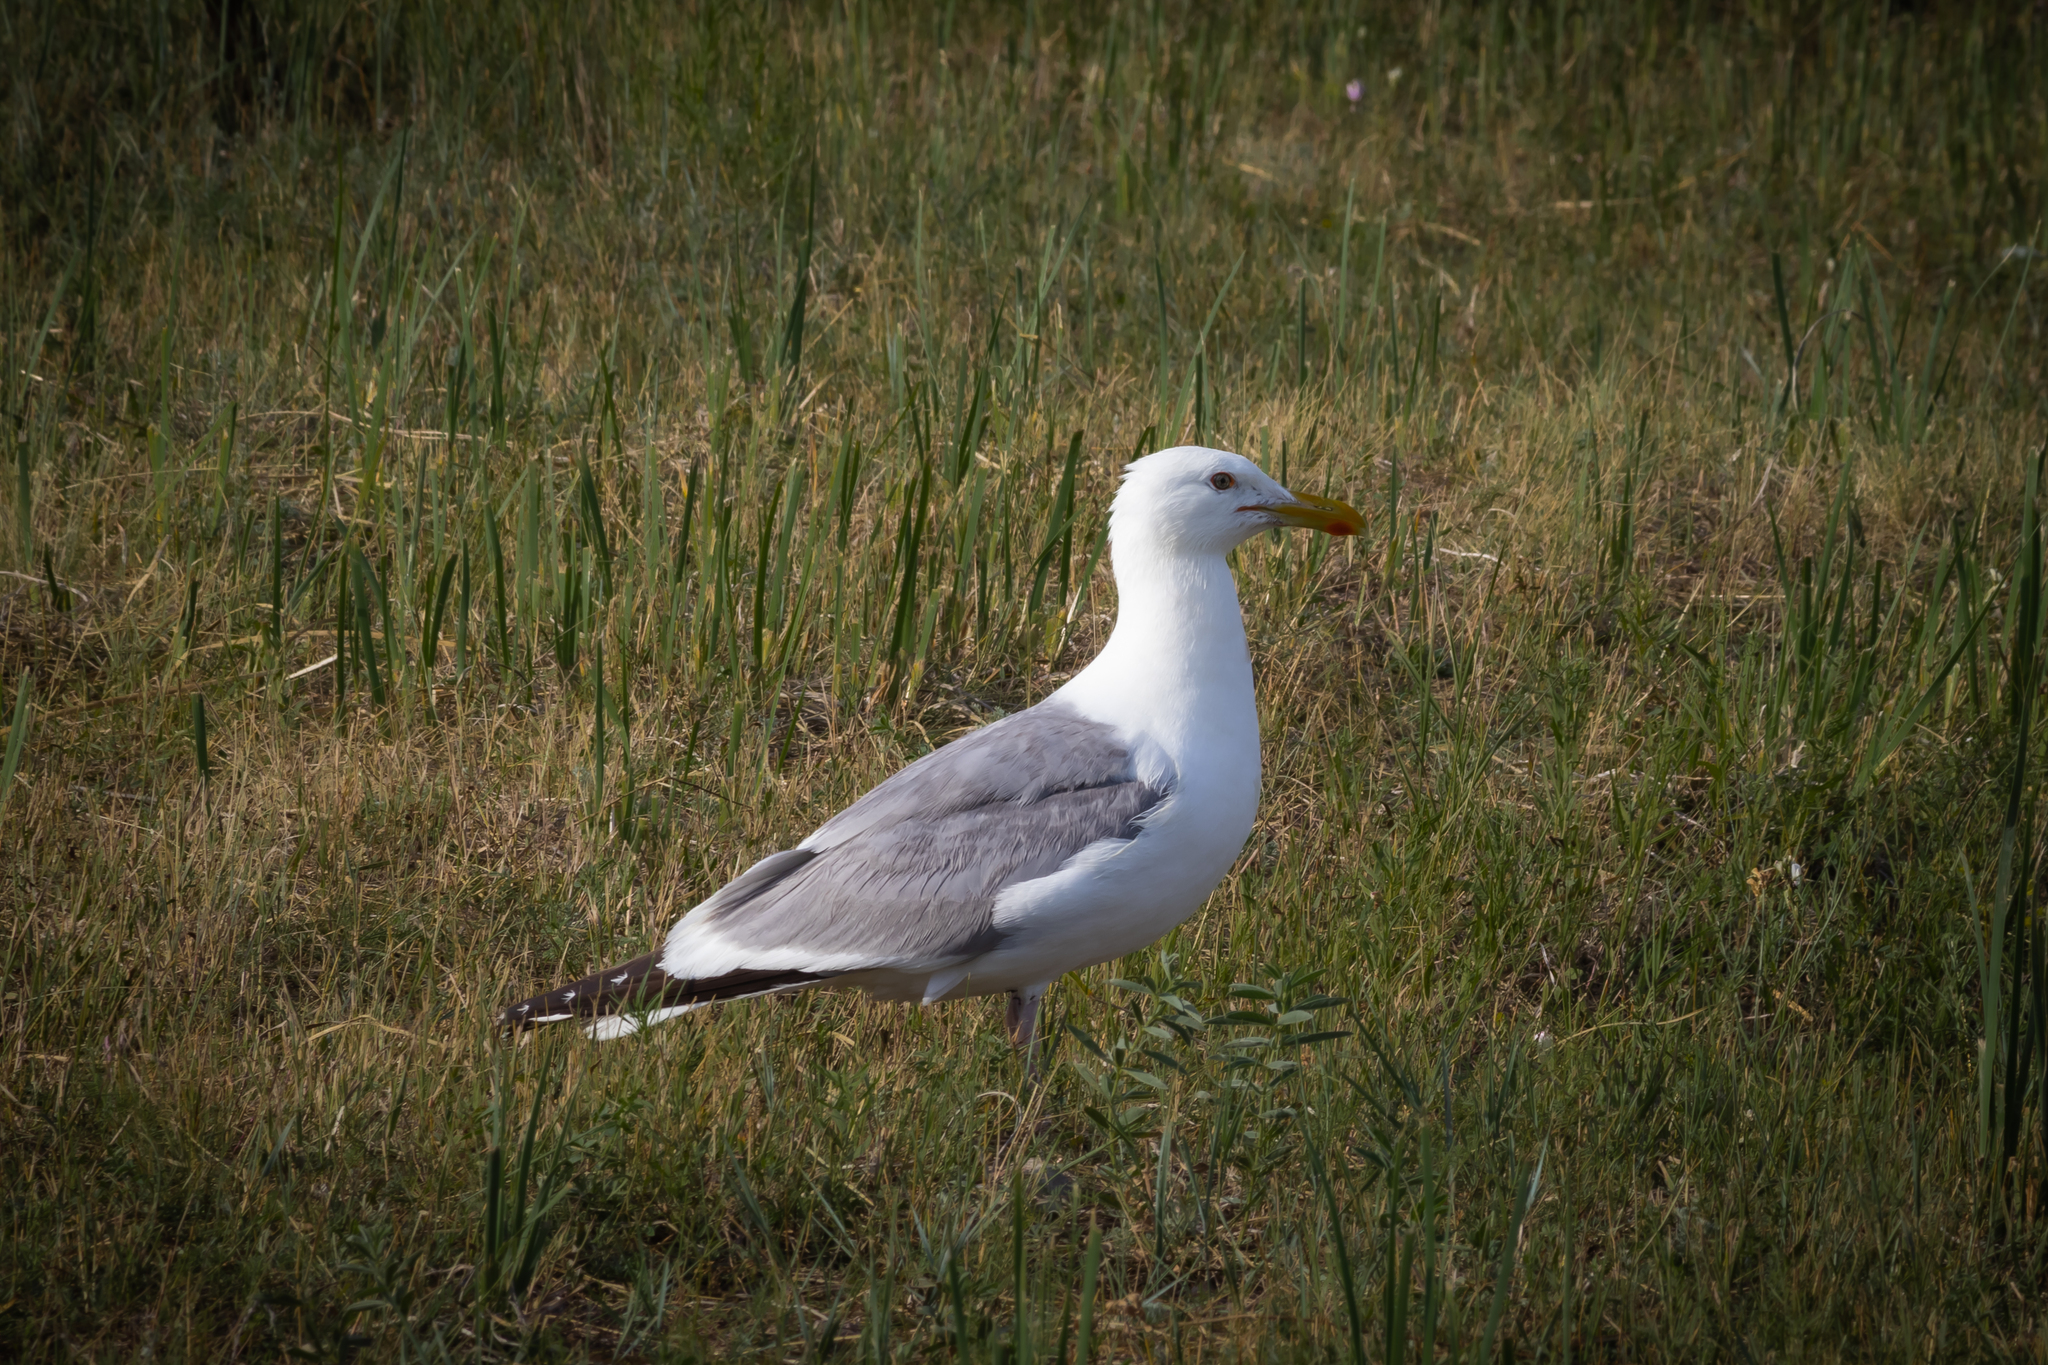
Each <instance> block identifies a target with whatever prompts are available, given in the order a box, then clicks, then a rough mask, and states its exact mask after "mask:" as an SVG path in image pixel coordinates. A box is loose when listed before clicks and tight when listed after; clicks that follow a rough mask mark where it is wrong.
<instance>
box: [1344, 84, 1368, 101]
mask: <svg viewBox="0 0 2048 1365" xmlns="http://www.w3.org/2000/svg"><path fill="white" fill-rule="evenodd" d="M1344 98H1345V99H1347V100H1350V101H1351V102H1352V103H1353V104H1356V103H1358V102H1359V101H1360V100H1362V99H1364V98H1365V82H1364V81H1347V82H1345V85H1344Z"/></svg>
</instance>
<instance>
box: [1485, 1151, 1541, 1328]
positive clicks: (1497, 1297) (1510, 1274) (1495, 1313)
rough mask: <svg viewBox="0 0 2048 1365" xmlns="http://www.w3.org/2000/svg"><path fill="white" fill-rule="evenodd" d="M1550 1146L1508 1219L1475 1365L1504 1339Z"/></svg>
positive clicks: (1537, 1158)
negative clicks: (1525, 1229)
mask: <svg viewBox="0 0 2048 1365" xmlns="http://www.w3.org/2000/svg"><path fill="white" fill-rule="evenodd" d="M1549 1150H1550V1144H1549V1141H1548V1140H1547V1139H1546V1140H1545V1142H1544V1145H1543V1149H1542V1150H1541V1151H1539V1152H1537V1154H1536V1169H1535V1170H1533V1171H1531V1172H1530V1173H1529V1178H1528V1180H1527V1181H1526V1182H1523V1183H1522V1187H1521V1189H1520V1190H1518V1191H1517V1192H1516V1198H1515V1202H1514V1208H1513V1212H1512V1213H1511V1215H1510V1216H1509V1218H1508V1230H1507V1233H1506V1234H1505V1236H1503V1238H1502V1239H1501V1244H1500V1261H1499V1263H1498V1264H1497V1265H1496V1266H1495V1267H1494V1272H1493V1307H1492V1308H1490V1309H1488V1310H1487V1314H1486V1334H1485V1335H1484V1336H1482V1337H1481V1338H1480V1342H1479V1354H1478V1355H1477V1356H1475V1357H1474V1360H1475V1361H1478V1362H1480V1363H1481V1365H1485V1363H1486V1362H1490V1361H1492V1359H1493V1343H1494V1341H1495V1340H1496V1339H1497V1338H1498V1337H1499V1335H1500V1324H1501V1318H1502V1317H1503V1316H1504V1315H1505V1314H1506V1312H1507V1307H1508V1287H1509V1285H1510V1284H1511V1283H1512V1282H1513V1281H1514V1277H1515V1257H1516V1253H1517V1252H1518V1251H1519V1249H1520V1247H1519V1243H1520V1242H1521V1238H1522V1221H1523V1220H1524V1219H1526V1218H1527V1217H1528V1216H1529V1210H1530V1209H1532V1208H1535V1207H1536V1195H1537V1192H1538V1191H1539V1190H1540V1189H1541V1188H1542V1186H1543V1161H1544V1158H1545V1157H1546V1156H1547V1155H1548V1154H1549Z"/></svg>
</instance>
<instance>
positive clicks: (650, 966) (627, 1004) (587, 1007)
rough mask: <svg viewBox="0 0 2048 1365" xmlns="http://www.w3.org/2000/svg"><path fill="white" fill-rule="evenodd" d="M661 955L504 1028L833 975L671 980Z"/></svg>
mask: <svg viewBox="0 0 2048 1365" xmlns="http://www.w3.org/2000/svg"><path fill="white" fill-rule="evenodd" d="M659 957H660V955H659V954H658V953H643V954H642V955H641V956H639V957H636V958H634V959H633V960H632V961H630V962H623V963H621V964H619V965H618V966H616V967H610V968H607V969H606V970H604V971H601V972H596V973H593V974H592V975H590V976H586V977H584V978H583V979H582V980H580V981H572V982H570V983H569V984H568V985H566V986H557V987H556V988H555V989H553V990H551V991H544V992H542V993H541V994H539V995H535V996H529V997H528V998H527V999H525V1000H521V1001H519V1002H518V1003H517V1004H513V1005H507V1006H506V1007H505V1008H504V1009H501V1010H499V1011H498V1027H499V1028H500V1029H502V1030H503V1031H504V1032H505V1033H507V1034H518V1033H521V1032H524V1031H525V1030H527V1029H531V1028H538V1027H540V1026H541V1025H543V1024H556V1023H567V1022H568V1021H570V1020H575V1019H580V1020H585V1021H588V1020H594V1019H603V1018H606V1017H608V1016H610V1015H614V1014H628V1013H631V1012H633V1011H635V1010H643V1011H644V1010H657V1009H664V1008H668V1007H671V1006H675V1005H703V1004H709V1003H711V1002H712V1001H714V1000H737V999H741V998H743V997H745V996H749V995H765V994H768V993H769V992H771V991H784V990H790V989H793V988H795V987H798V986H808V985H811V984H813V983H814V982H819V981H824V980H827V979H829V977H830V976H831V975H833V974H832V973H819V972H797V971H737V972H726V973H724V974H722V975H719V976H708V977H698V978H695V979H691V978H687V977H678V976H671V975H670V974H669V973H668V972H667V971H666V970H664V969H663V968H662V966H661V963H660V961H659Z"/></svg>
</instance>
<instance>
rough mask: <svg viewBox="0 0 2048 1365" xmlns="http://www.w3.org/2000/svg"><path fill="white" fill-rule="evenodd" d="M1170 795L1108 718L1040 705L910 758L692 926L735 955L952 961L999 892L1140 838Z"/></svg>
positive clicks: (760, 866)
mask: <svg viewBox="0 0 2048 1365" xmlns="http://www.w3.org/2000/svg"><path fill="white" fill-rule="evenodd" d="M1167 795H1168V793H1167V792H1166V791H1165V790H1162V789H1161V788H1159V787H1155V786H1153V785H1151V784H1149V783H1147V782H1144V781H1141V780H1140V779H1139V778H1138V776H1137V774H1136V772H1135V771H1134V769H1133V765H1132V762H1131V755H1130V752H1129V750H1128V749H1127V748H1126V747H1125V746H1124V744H1123V743H1122V742H1121V741H1120V740H1119V739H1118V738H1117V736H1116V734H1115V732H1114V731H1112V730H1111V729H1110V728H1109V727H1108V726H1106V725H1102V724H1099V723H1097V722H1095V721H1090V720H1085V719H1082V718H1081V717H1079V716H1076V715H1074V714H1072V713H1071V712H1067V711H1063V710H1059V709H1053V708H1047V707H1043V706H1040V707H1034V708H1033V709H1031V710H1029V711H1023V712H1019V713H1018V714H1017V715H1014V716H1009V717H1005V718H1004V719H1002V720H999V721H997V722H995V723H994V724H992V725H988V726H984V727H983V728H981V729H979V730H976V731H974V732H972V733H971V734H968V735H965V736H963V737H962V738H960V739H958V740H955V741H954V742H953V743H951V744H949V745H947V746H945V747H944V748H942V749H938V750H935V751H933V752H932V753H930V754H927V755H926V756H925V757H923V758H921V759H919V760H917V762H915V763H912V764H910V765H909V766H908V767H906V768H904V769H903V770H902V771H901V772H898V773H897V774H895V775H894V776H893V777H891V778H889V779H888V780H887V781H885V782H883V783H882V784H881V785H880V786H878V787H876V788H875V789H874V790H873V791H871V792H869V793H868V794H867V795H866V796H864V797H862V798H861V799H860V800H859V801H857V802H855V803H854V804H853V805H851V806H849V807H847V808H846V810H844V811H842V812H841V813H840V814H838V815H836V816H834V817H833V818H832V819H830V820H828V821H826V822H825V823H824V824H823V825H821V826H819V828H818V829H817V831H816V832H815V833H813V834H812V835H811V836H810V838H808V839H806V840H804V842H803V843H802V844H800V845H798V846H797V847H796V848H793V849H789V850H787V851H785V852H782V853H776V854H771V855H770V856H769V857H766V858H764V859H762V860H761V861H760V862H758V863H756V864H754V866H752V867H750V868H748V869H747V870H746V871H745V872H743V873H741V874H740V875H739V876H738V877H737V878H735V879H734V880H733V881H732V882H730V883H728V884H727V885H726V886H725V887H724V888H723V889H721V890H720V891H719V892H718V893H717V894H716V895H714V896H712V897H711V898H710V899H709V900H707V901H706V902H704V904H703V905H701V906H699V907H698V908H697V909H696V910H695V911H693V912H692V913H691V915H690V916H689V917H688V919H687V920H686V921H685V923H686V924H688V923H691V922H692V921H699V922H701V923H702V924H703V926H704V927H705V928H707V929H715V930H716V932H717V935H718V937H719V938H720V939H721V940H723V941H725V942H726V943H729V944H731V945H733V946H734V947H738V948H741V949H759V950H769V949H777V950H789V949H797V950H799V951H805V952H816V953H818V954H821V955H823V954H832V955H835V956H837V955H842V954H859V955H861V956H863V957H866V958H868V959H869V960H871V961H874V962H876V963H878V964H880V963H890V962H903V963H911V962H917V963H927V962H942V961H948V960H954V961H957V960H959V959H961V958H964V957H969V956H973V955H974V954H976V953H982V952H987V951H988V950H989V949H991V948H993V947H994V946H996V944H997V943H998V942H1000V941H1001V938H1002V935H1001V933H1000V932H999V931H998V930H997V929H996V928H995V926H994V913H995V901H996V897H997V895H998V894H999V893H1000V892H1001V891H1002V890H1003V888H1004V887H1006V886H1009V885H1012V884H1013V883H1016V882H1022V881H1029V880H1031V879H1033V878H1036V877H1044V876H1047V875H1050V874H1051V873H1053V872H1056V871H1058V870H1059V868H1060V867H1061V866H1062V865H1064V864H1065V863H1066V862H1067V860H1068V859H1070V858H1072V857H1073V856H1074V855H1075V854H1077V853H1079V852H1080V851H1081V850H1082V849H1084V848H1087V847H1088V846H1089V845H1090V844H1094V843H1097V842H1100V841H1101V840H1104V839H1132V838H1135V837H1137V834H1138V832H1139V829H1140V828H1141V826H1142V821H1143V819H1144V816H1145V815H1146V813H1147V812H1149V811H1151V810H1152V809H1153V808H1155V807H1156V806H1158V805H1159V803H1160V802H1162V801H1163V800H1165V799H1166V797H1167ZM680 927H681V926H679V929H680Z"/></svg>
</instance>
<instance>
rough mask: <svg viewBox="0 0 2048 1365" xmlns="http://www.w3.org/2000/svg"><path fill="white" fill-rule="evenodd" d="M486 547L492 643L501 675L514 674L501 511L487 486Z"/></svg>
mask: <svg viewBox="0 0 2048 1365" xmlns="http://www.w3.org/2000/svg"><path fill="white" fill-rule="evenodd" d="M483 503H484V550H485V552H486V553H487V554H489V555H490V557H491V607H492V616H491V627H492V632H491V643H493V644H495V645H496V646H497V648H498V676H499V677H500V678H501V679H502V678H507V677H510V676H511V673H512V634H511V627H510V625H509V624H508V622H507V619H506V615H505V547H504V545H503V544H502V543H501V542H500V541H499V539H498V511H497V509H496V508H495V507H493V506H492V505H491V494H490V485H488V484H486V485H485V486H484V499H483Z"/></svg>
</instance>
